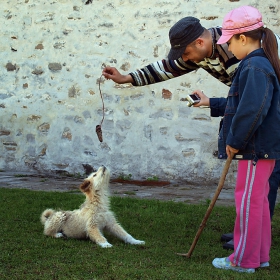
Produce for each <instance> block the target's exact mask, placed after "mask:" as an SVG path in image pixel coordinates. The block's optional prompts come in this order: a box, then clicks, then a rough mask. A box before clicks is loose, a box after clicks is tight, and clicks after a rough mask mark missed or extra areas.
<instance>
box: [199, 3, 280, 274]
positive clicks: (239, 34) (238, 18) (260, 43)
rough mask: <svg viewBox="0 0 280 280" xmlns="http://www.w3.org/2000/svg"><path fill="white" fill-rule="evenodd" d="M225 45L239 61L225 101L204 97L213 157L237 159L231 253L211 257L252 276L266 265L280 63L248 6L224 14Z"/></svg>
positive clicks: (279, 146) (277, 146) (277, 149)
mask: <svg viewBox="0 0 280 280" xmlns="http://www.w3.org/2000/svg"><path fill="white" fill-rule="evenodd" d="M226 42H227V43H228V45H229V51H231V52H232V53H233V54H234V55H235V56H236V58H237V59H239V60H241V62H240V64H239V66H238V68H237V69H236V72H235V73H234V76H233V78H232V85H231V87H230V90H229V93H228V97H227V98H208V97H207V96H206V95H204V94H203V92H201V91H195V93H196V94H197V95H199V96H200V98H201V101H200V102H199V103H198V104H196V105H195V107H198V106H201V105H206V106H210V109H211V116H213V117H220V116H222V117H223V118H222V124H221V129H220V132H219V140H218V150H219V154H218V157H219V158H221V159H223V158H226V157H227V156H231V155H233V159H237V160H239V161H238V171H237V178H236V187H235V204H236V220H235V226H234V252H233V253H232V254H231V255H230V256H229V257H224V258H215V259H214V260H213V262H212V264H213V265H214V267H216V268H220V269H230V270H234V271H238V272H248V273H253V272H255V269H256V268H258V267H268V266H269V253H270V247H271V223H270V213H269V203H268V197H267V196H268V192H269V181H268V180H269V177H270V175H271V173H272V171H273V168H274V165H275V160H276V159H280V125H279V124H280V106H279V104H280V85H279V81H280V62H279V58H278V51H277V42H276V38H275V35H274V33H273V32H272V31H271V30H270V29H268V28H265V27H264V24H263V21H262V15H261V14H260V12H259V11H258V10H257V9H256V8H253V7H251V6H242V7H239V8H237V9H234V10H232V11H230V12H229V13H228V14H227V15H226V16H225V18H224V20H223V25H222V36H221V37H220V39H219V41H218V42H217V44H224V43H226Z"/></svg>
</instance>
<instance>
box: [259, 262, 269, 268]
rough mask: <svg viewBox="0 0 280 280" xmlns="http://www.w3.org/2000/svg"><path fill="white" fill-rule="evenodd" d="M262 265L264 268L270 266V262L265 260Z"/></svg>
mask: <svg viewBox="0 0 280 280" xmlns="http://www.w3.org/2000/svg"><path fill="white" fill-rule="evenodd" d="M260 267H262V268H264V267H269V262H263V263H261V264H260Z"/></svg>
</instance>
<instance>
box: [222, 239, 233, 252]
mask: <svg viewBox="0 0 280 280" xmlns="http://www.w3.org/2000/svg"><path fill="white" fill-rule="evenodd" d="M223 249H226V250H234V242H233V239H231V240H230V241H228V242H226V243H224V244H223Z"/></svg>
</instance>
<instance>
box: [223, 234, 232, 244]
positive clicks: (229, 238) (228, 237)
mask: <svg viewBox="0 0 280 280" xmlns="http://www.w3.org/2000/svg"><path fill="white" fill-rule="evenodd" d="M232 239H233V233H224V234H222V236H221V241H223V242H228V241H230V240H232Z"/></svg>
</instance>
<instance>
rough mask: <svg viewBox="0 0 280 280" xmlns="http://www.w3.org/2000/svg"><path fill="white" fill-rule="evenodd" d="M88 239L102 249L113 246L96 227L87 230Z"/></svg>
mask: <svg viewBox="0 0 280 280" xmlns="http://www.w3.org/2000/svg"><path fill="white" fill-rule="evenodd" d="M87 232H88V237H89V238H90V239H91V240H92V241H93V242H96V243H97V244H98V245H99V246H101V247H102V248H109V247H112V246H113V245H112V244H110V243H109V242H108V241H107V239H106V238H105V237H104V236H103V235H102V233H101V231H100V230H99V228H98V227H91V228H90V229H88V230H87Z"/></svg>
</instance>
